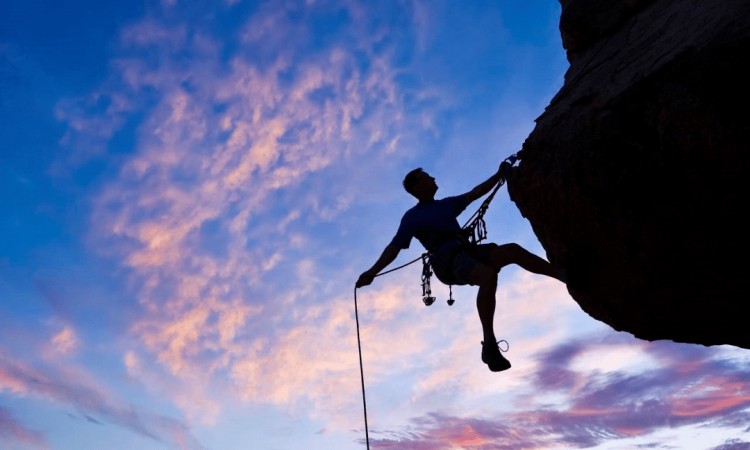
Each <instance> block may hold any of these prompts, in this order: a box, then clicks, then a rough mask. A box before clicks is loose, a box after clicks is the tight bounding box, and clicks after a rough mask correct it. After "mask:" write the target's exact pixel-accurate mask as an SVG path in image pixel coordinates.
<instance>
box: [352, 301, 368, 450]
mask: <svg viewBox="0 0 750 450" xmlns="http://www.w3.org/2000/svg"><path fill="white" fill-rule="evenodd" d="M357 309H358V308H357V288H356V287H355V288H354V319H355V320H356V321H357V349H358V350H359V378H360V380H361V381H362V407H363V408H364V412H365V440H366V441H367V450H370V431H369V430H368V429H367V399H366V398H365V370H364V368H363V366H362V342H361V340H360V338H359V313H358V312H357Z"/></svg>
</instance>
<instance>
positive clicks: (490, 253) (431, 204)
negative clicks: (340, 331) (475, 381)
mask: <svg viewBox="0 0 750 450" xmlns="http://www.w3.org/2000/svg"><path fill="white" fill-rule="evenodd" d="M510 168H511V164H510V163H508V162H507V161H504V162H503V163H502V164H500V167H499V168H498V170H497V172H496V173H495V174H494V175H492V176H491V177H489V178H488V179H487V180H486V181H484V182H483V183H480V184H478V185H477V186H476V187H474V189H472V190H470V191H468V192H466V193H464V194H461V195H457V196H455V197H446V198H442V199H438V200H436V199H435V193H436V192H437V190H438V186H437V183H435V178H433V177H432V176H430V175H429V174H428V173H427V172H425V171H423V170H422V168H417V169H414V170H412V171H411V172H409V173H408V174H406V177H405V178H404V182H403V184H404V189H406V192H408V193H409V194H411V195H413V196H414V197H416V198H417V200H419V202H418V203H417V204H416V205H415V206H414V207H412V208H411V209H409V210H408V211H406V213H405V214H404V216H403V218H402V219H401V224H400V225H399V227H398V231H397V232H396V235H395V236H394V237H393V239H392V240H391V242H390V243H389V244H388V245H387V246H386V247H385V249H384V250H383V252H382V254H381V255H380V257H379V258H378V260H377V261H376V262H375V264H373V265H372V267H370V268H369V269H367V270H366V271H364V272H363V273H362V274H361V275H360V276H359V279H358V280H357V283H356V287H357V288H360V287H363V286H367V285H369V284H370V283H372V282H373V280H374V278H375V277H376V276H377V275H378V273H379V272H380V271H381V270H383V269H384V268H385V267H387V266H388V265H389V264H390V263H391V262H393V261H394V260H395V259H396V257H397V256H398V254H399V252H400V251H401V250H402V249H407V248H409V244H410V243H411V239H412V237H416V238H417V240H419V242H420V243H421V244H422V246H424V248H425V249H426V250H427V252H428V253H429V261H430V264H431V265H432V269H433V271H434V273H435V275H436V276H437V278H438V279H439V280H440V281H441V282H443V283H444V284H447V285H467V284H468V285H471V286H479V290H478V292H477V312H478V313H479V320H480V322H481V324H482V331H483V333H484V340H483V341H482V361H483V362H484V363H485V364H487V366H489V369H490V370H491V371H493V372H500V371H503V370H507V369H510V361H508V360H507V359H505V357H504V356H503V355H502V354H501V353H500V349H499V347H498V341H497V338H496V337H495V331H494V325H493V322H494V316H495V292H496V290H497V277H498V274H499V273H500V269H502V268H503V267H505V266H507V265H510V264H517V265H518V266H520V267H522V268H523V269H525V270H528V271H529V272H533V273H537V274H541V275H546V276H549V277H552V278H555V279H557V280H560V281H563V282H565V276H564V275H563V271H562V270H561V269H558V268H557V267H555V266H554V265H552V264H551V263H549V262H547V261H546V260H544V259H543V258H541V257H539V256H537V255H535V254H533V253H531V252H529V251H528V250H526V249H525V248H523V247H521V246H520V245H518V244H516V243H508V244H502V245H497V244H494V243H488V244H471V243H469V241H468V239H467V238H466V236H465V233H462V231H463V230H462V228H461V226H460V225H459V224H458V220H457V217H458V216H459V215H460V214H461V213H462V212H463V211H464V210H465V209H466V207H468V206H469V205H470V204H471V203H472V202H474V201H475V200H477V199H479V198H481V197H482V196H484V195H485V194H487V193H488V192H489V191H490V190H491V189H492V188H493V187H494V186H495V185H497V183H499V182H500V181H501V179H504V176H505V174H506V173H507V172H508V171H509V170H510Z"/></svg>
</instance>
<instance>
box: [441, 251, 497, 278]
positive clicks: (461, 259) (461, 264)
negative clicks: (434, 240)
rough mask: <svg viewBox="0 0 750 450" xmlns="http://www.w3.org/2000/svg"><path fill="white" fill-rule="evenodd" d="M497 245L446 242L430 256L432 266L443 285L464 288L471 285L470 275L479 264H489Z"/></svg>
mask: <svg viewBox="0 0 750 450" xmlns="http://www.w3.org/2000/svg"><path fill="white" fill-rule="evenodd" d="M495 247H497V244H478V245H472V244H466V243H463V242H460V241H450V242H446V243H444V244H443V245H441V246H440V247H438V249H437V250H435V251H434V252H433V253H431V254H430V264H431V265H432V270H433V271H434V272H435V276H437V278H438V280H440V281H441V282H442V283H443V284H447V285H454V286H462V285H466V284H469V275H470V274H471V271H472V270H474V267H475V266H476V265H477V264H478V263H482V264H489V263H490V256H491V253H492V249H493V248H495Z"/></svg>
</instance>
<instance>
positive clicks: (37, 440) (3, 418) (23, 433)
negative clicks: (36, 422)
mask: <svg viewBox="0 0 750 450" xmlns="http://www.w3.org/2000/svg"><path fill="white" fill-rule="evenodd" d="M3 441H4V442H7V443H9V444H11V445H15V444H22V445H24V446H27V448H35V449H39V450H46V449H49V448H52V447H50V445H49V442H47V439H45V437H44V434H42V433H41V432H39V431H36V430H32V429H30V428H27V427H26V426H24V425H23V424H21V423H19V422H18V421H17V420H16V419H15V417H13V414H11V413H10V411H8V410H7V409H5V408H3V407H0V442H3Z"/></svg>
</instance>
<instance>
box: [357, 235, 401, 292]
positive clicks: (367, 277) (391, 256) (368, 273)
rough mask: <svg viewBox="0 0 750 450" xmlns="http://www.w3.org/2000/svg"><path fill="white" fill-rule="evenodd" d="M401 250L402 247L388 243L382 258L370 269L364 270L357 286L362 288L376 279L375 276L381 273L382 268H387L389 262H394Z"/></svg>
mask: <svg viewBox="0 0 750 450" xmlns="http://www.w3.org/2000/svg"><path fill="white" fill-rule="evenodd" d="M400 252H401V249H400V248H398V247H396V246H395V245H387V246H386V247H385V250H383V253H382V254H381V255H380V258H378V260H377V261H375V264H373V265H372V267H370V268H369V269H367V270H365V271H364V272H362V275H360V276H359V279H358V280H357V284H356V286H357V287H358V288H360V287H362V286H367V285H368V284H370V283H372V280H374V279H375V276H376V275H377V274H378V273H380V271H381V270H383V269H384V268H386V267H387V266H388V264H390V263H392V262H393V261H394V260H395V259H396V257H397V256H398V254H399V253H400Z"/></svg>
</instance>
